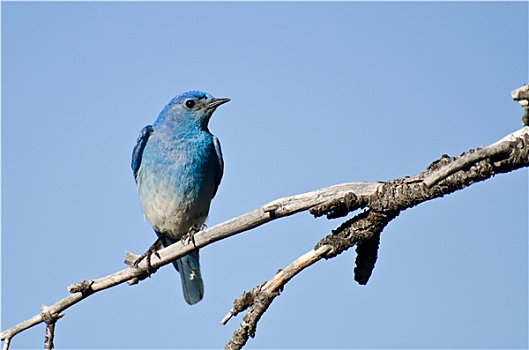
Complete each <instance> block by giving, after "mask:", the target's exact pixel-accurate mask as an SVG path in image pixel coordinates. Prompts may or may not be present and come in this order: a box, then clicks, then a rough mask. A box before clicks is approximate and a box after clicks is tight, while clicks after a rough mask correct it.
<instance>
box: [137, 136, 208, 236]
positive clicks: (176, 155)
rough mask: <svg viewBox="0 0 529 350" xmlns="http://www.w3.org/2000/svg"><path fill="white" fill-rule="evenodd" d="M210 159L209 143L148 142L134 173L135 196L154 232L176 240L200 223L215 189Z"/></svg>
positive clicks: (186, 141) (195, 141) (193, 141)
mask: <svg viewBox="0 0 529 350" xmlns="http://www.w3.org/2000/svg"><path fill="white" fill-rule="evenodd" d="M151 141H153V142H151ZM213 157H214V148H213V145H212V143H210V144H208V143H207V142H198V141H197V140H178V141H176V142H167V140H163V139H161V140H156V139H154V140H149V143H148V144H147V145H146V148H145V151H144V154H143V159H142V164H141V166H140V169H139V172H138V193H139V197H140V203H141V206H142V209H143V212H144V214H145V217H146V219H147V220H148V221H149V222H150V223H151V225H152V226H153V227H154V229H155V230H156V231H158V232H160V233H164V234H167V235H169V236H170V237H171V238H174V239H179V238H181V237H182V236H183V235H185V234H186V233H187V232H188V231H189V229H190V228H191V227H196V228H200V227H201V226H202V225H203V224H204V221H205V219H206V217H207V215H208V212H209V205H210V202H211V198H212V197H213V194H214V189H215V183H214V174H215V166H216V162H217V161H216V158H213Z"/></svg>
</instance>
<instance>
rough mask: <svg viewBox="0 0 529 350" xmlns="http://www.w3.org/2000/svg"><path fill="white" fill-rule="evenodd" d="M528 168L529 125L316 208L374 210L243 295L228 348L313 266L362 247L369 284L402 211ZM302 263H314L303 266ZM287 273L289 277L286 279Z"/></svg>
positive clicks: (362, 270)
mask: <svg viewBox="0 0 529 350" xmlns="http://www.w3.org/2000/svg"><path fill="white" fill-rule="evenodd" d="M527 166H529V127H524V128H522V129H521V130H519V131H517V132H515V133H513V134H511V135H508V136H506V137H505V138H503V139H502V140H500V141H498V142H496V143H494V144H492V145H490V146H488V147H485V148H481V149H478V150H471V151H468V152H466V153H464V154H462V155H461V156H459V157H457V158H453V157H448V156H443V157H442V158H441V159H440V160H438V161H436V162H434V163H432V164H431V165H430V166H429V167H428V168H427V169H426V170H425V171H424V172H422V173H420V174H418V175H416V176H414V177H411V178H403V179H396V180H392V181H388V182H386V183H383V184H382V185H381V186H378V187H377V190H376V191H375V192H374V193H373V194H371V195H370V196H363V197H361V198H358V196H356V195H354V194H353V195H352V194H345V195H343V196H342V197H338V198H334V199H332V200H330V201H329V202H325V203H322V204H320V205H317V206H315V207H312V208H311V209H310V212H311V213H312V214H313V215H315V216H321V215H327V217H328V218H334V217H338V216H345V215H346V214H347V213H348V212H351V211H353V210H355V209H358V208H360V207H368V208H369V209H368V210H367V211H364V212H362V213H360V214H358V215H356V216H354V217H353V218H351V219H349V220H347V221H345V222H344V223H342V224H341V225H340V227H338V228H337V229H336V230H334V231H333V232H332V233H331V234H330V235H328V236H327V237H325V238H323V239H322V240H320V242H318V244H316V246H315V248H314V250H312V251H311V252H309V253H307V254H305V255H303V256H301V257H300V258H298V259H297V260H296V261H294V262H293V263H292V264H290V265H289V266H288V267H287V268H286V269H285V270H284V271H285V272H283V270H282V271H280V272H279V273H278V274H277V275H276V276H275V277H274V278H273V279H271V280H270V281H268V282H266V283H264V284H262V285H260V286H257V287H256V288H254V289H253V290H252V291H251V292H248V293H244V294H243V295H242V296H241V297H239V298H238V299H237V300H236V301H235V302H234V306H233V308H232V310H231V311H230V313H229V314H228V315H227V316H226V317H224V319H223V320H222V323H226V322H228V320H229V319H230V318H231V317H232V316H234V315H236V314H237V313H239V312H241V311H244V310H246V309H248V310H249V311H248V312H247V314H246V315H245V316H244V318H243V322H242V323H241V325H240V326H239V328H238V329H237V330H236V331H235V332H234V333H233V336H232V338H231V339H230V340H229V342H228V343H227V344H226V346H225V348H226V349H240V348H242V347H243V346H244V344H246V342H247V340H248V338H249V337H254V336H255V330H256V326H257V322H258V321H259V319H260V318H261V316H262V315H263V313H264V312H265V311H266V310H267V308H268V307H269V306H270V304H271V302H272V301H273V299H274V298H275V297H276V296H277V295H279V292H280V291H281V290H282V289H283V287H284V285H285V284H286V283H287V282H288V281H289V280H291V279H292V277H294V275H296V274H297V273H299V272H301V271H302V270H303V269H305V268H306V267H308V266H310V265H312V264H313V263H314V262H316V261H318V260H320V259H322V258H325V259H329V258H333V257H335V256H337V255H338V254H340V253H342V252H344V251H345V250H347V249H349V248H351V247H352V246H354V245H357V253H358V255H357V260H356V262H357V266H356V268H355V280H356V281H357V282H358V283H360V284H366V283H367V281H368V279H369V277H370V276H371V272H372V270H373V268H374V266H375V262H376V259H377V251H378V245H379V237H380V233H381V232H382V230H383V229H384V228H385V227H386V225H387V224H388V223H389V222H390V221H392V220H393V219H395V218H396V217H397V216H398V215H399V213H400V212H401V211H403V210H406V209H408V208H411V207H413V206H416V205H418V204H420V203H423V202H425V201H428V200H431V199H434V198H438V197H442V196H444V195H446V194H449V193H453V192H455V191H458V190H460V189H463V188H465V187H467V186H469V185H471V184H473V183H476V182H479V181H484V180H486V179H489V178H491V177H492V176H494V175H495V174H499V173H506V172H509V171H512V170H514V169H518V168H521V167H527ZM300 261H307V262H309V263H303V264H300V263H299V262H300ZM283 275H285V276H287V277H286V278H282V277H281V276H283Z"/></svg>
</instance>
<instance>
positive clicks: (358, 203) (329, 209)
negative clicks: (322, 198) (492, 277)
mask: <svg viewBox="0 0 529 350" xmlns="http://www.w3.org/2000/svg"><path fill="white" fill-rule="evenodd" d="M367 204H368V200H367V198H366V197H365V196H359V197H358V196H356V195H355V194H354V193H353V192H349V193H347V194H345V195H344V196H343V197H341V198H336V199H333V200H330V201H328V202H325V203H322V204H320V205H317V206H314V207H312V208H310V209H309V212H310V213H311V214H312V215H314V216H315V217H320V216H323V215H326V216H327V219H336V218H339V217H343V216H346V215H347V214H348V213H350V212H352V211H355V210H357V209H361V208H365V207H366V206H367Z"/></svg>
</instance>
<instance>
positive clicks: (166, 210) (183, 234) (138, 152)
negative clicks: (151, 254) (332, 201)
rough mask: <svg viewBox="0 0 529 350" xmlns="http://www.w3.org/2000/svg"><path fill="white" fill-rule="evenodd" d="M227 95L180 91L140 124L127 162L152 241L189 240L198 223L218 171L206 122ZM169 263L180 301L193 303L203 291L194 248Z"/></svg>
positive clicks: (220, 163)
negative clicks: (176, 279) (181, 296)
mask: <svg viewBox="0 0 529 350" xmlns="http://www.w3.org/2000/svg"><path fill="white" fill-rule="evenodd" d="M229 101H230V99H229V98H215V97H213V96H212V95H211V94H209V93H207V92H202V91H188V92H184V93H182V94H180V95H177V96H176V97H174V98H173V99H171V101H170V102H169V103H168V104H167V105H166V106H165V107H164V108H163V109H162V111H161V112H160V114H159V115H158V118H157V119H156V120H155V122H154V123H153V124H152V125H147V126H145V127H144V128H143V129H142V130H141V132H140V135H139V136H138V139H137V142H136V145H135V146H134V149H133V151H132V161H131V167H132V171H133V174H134V179H135V181H136V186H137V190H138V196H139V201H140V204H141V208H142V211H143V214H144V216H145V218H146V220H147V221H148V222H149V223H150V224H151V226H152V227H153V229H154V231H155V233H156V235H157V237H158V238H157V240H156V242H155V243H154V244H153V247H155V246H157V247H160V248H161V247H162V246H163V247H167V246H169V245H171V244H173V243H175V242H177V241H179V240H184V239H186V238H191V240H192V241H193V243H194V240H193V234H194V233H196V232H198V231H200V230H201V229H202V228H203V226H204V222H205V220H206V218H207V216H208V213H209V208H210V204H211V200H212V199H213V197H214V196H215V194H216V193H217V189H218V187H219V184H220V181H221V179H222V175H223V173H224V160H223V158H222V150H221V146H220V142H219V139H218V138H217V137H216V136H214V135H213V134H212V133H211V132H210V131H209V129H208V123H209V120H210V118H211V116H212V114H213V112H214V111H215V110H216V109H217V107H219V106H220V105H222V104H224V103H226V102H229ZM153 247H151V248H153ZM144 255H145V254H144ZM173 265H174V267H175V268H176V270H177V271H178V272H179V273H180V279H181V282H182V289H183V293H184V299H185V301H186V302H187V303H188V304H189V305H193V304H196V303H198V302H199V301H200V300H202V298H203V296H204V283H203V281H202V276H201V273H200V263H199V253H198V249H195V250H193V251H192V252H191V253H189V254H187V255H185V256H183V257H181V258H179V259H177V260H175V261H174V262H173Z"/></svg>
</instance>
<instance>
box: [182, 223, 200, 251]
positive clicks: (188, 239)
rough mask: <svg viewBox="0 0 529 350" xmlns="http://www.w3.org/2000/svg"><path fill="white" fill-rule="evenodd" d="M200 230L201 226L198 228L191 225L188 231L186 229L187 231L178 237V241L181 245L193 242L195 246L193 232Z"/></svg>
mask: <svg viewBox="0 0 529 350" xmlns="http://www.w3.org/2000/svg"><path fill="white" fill-rule="evenodd" d="M200 230H201V228H198V227H196V226H193V227H191V228H190V229H189V231H187V233H186V234H185V235H183V236H182V238H181V239H180V242H181V243H182V244H183V245H187V244H189V243H193V247H195V248H196V247H197V246H196V244H195V233H197V232H199V231H200Z"/></svg>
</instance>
